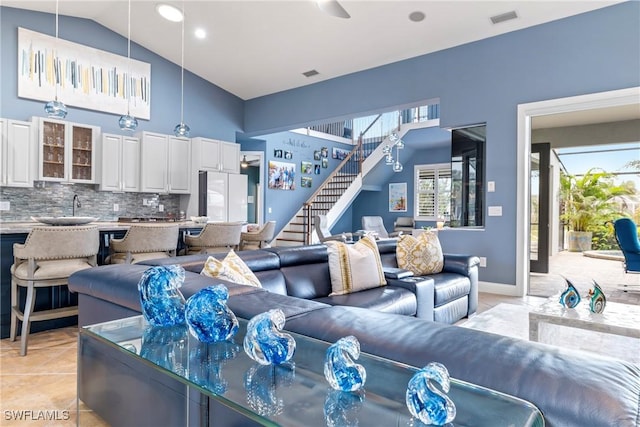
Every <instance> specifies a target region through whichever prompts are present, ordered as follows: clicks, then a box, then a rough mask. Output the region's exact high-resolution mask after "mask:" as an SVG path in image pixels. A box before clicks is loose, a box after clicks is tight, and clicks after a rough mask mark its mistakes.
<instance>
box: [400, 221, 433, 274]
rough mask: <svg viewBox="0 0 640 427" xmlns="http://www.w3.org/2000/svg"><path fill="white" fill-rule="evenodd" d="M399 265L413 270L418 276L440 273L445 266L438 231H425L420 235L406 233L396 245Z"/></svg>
mask: <svg viewBox="0 0 640 427" xmlns="http://www.w3.org/2000/svg"><path fill="white" fill-rule="evenodd" d="M396 260H397V261H398V267H400V268H404V269H405V270H409V271H411V272H413V274H415V275H416V276H424V275H425V274H435V273H440V272H441V271H442V268H443V267H444V255H443V254H442V246H440V239H438V235H437V234H436V233H432V232H430V231H425V232H423V233H420V234H419V235H418V237H413V236H412V235H409V234H405V235H403V236H400V239H398V245H397V246H396Z"/></svg>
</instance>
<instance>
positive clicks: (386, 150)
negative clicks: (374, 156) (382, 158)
mask: <svg viewBox="0 0 640 427" xmlns="http://www.w3.org/2000/svg"><path fill="white" fill-rule="evenodd" d="M382 154H384V155H388V154H391V147H389V146H388V145H385V146H384V147H382Z"/></svg>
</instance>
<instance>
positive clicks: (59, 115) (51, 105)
mask: <svg viewBox="0 0 640 427" xmlns="http://www.w3.org/2000/svg"><path fill="white" fill-rule="evenodd" d="M44 111H45V112H46V113H47V115H48V116H49V117H51V118H52V119H64V118H65V117H67V106H66V105H64V104H63V103H62V102H60V101H58V97H57V96H56V99H54V100H53V101H49V102H47V103H46V104H45V105H44Z"/></svg>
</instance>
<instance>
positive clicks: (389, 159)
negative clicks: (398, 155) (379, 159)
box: [384, 153, 393, 166]
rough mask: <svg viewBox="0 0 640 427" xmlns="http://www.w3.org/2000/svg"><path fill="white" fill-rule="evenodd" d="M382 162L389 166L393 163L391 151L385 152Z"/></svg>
mask: <svg viewBox="0 0 640 427" xmlns="http://www.w3.org/2000/svg"><path fill="white" fill-rule="evenodd" d="M384 163H385V164H386V165H389V166H391V165H392V164H393V156H392V155H391V153H389V154H387V156H386V157H385V159H384Z"/></svg>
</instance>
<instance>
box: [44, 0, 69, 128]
mask: <svg viewBox="0 0 640 427" xmlns="http://www.w3.org/2000/svg"><path fill="white" fill-rule="evenodd" d="M53 61H54V66H53V85H54V87H55V90H56V96H55V98H54V99H53V101H49V102H47V103H46V104H45V105H44V111H45V112H46V113H47V115H48V116H49V117H51V118H55V119H64V118H65V117H67V106H66V105H64V103H62V102H60V101H58V79H59V78H60V67H58V0H56V50H55V54H54V55H53ZM56 70H57V71H56Z"/></svg>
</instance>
